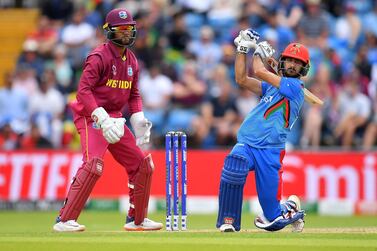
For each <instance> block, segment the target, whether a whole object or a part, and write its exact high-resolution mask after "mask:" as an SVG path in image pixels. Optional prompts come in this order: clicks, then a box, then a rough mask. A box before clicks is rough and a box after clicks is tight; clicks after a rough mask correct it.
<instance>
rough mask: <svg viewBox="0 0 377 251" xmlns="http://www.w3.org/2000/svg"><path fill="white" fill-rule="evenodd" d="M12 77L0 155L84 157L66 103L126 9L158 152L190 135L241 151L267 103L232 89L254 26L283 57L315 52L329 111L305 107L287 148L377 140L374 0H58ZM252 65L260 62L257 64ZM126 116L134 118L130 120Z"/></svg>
mask: <svg viewBox="0 0 377 251" xmlns="http://www.w3.org/2000/svg"><path fill="white" fill-rule="evenodd" d="M38 6H42V7H40V16H39V21H38V24H37V28H36V29H35V30H34V31H30V34H28V36H27V38H26V40H25V42H24V44H23V51H22V53H21V54H20V55H19V58H18V61H17V67H16V70H15V71H14V72H10V73H8V74H7V75H6V78H5V79H6V81H5V83H4V85H3V86H2V87H1V89H0V128H1V129H0V149H3V150H12V149H34V148H58V149H62V148H64V149H78V148H79V147H80V143H79V140H78V136H77V133H76V130H75V127H74V125H73V122H72V115H71V112H70V109H69V107H68V104H69V102H70V101H71V100H73V99H74V97H75V90H76V88H77V84H78V82H79V78H80V74H81V70H82V66H83V62H84V61H85V58H86V55H87V54H88V53H89V52H90V51H91V50H92V49H93V48H94V47H96V46H97V45H99V44H101V43H103V42H105V41H106V39H105V36H104V32H103V29H102V25H103V23H104V18H105V16H106V13H107V12H108V11H110V10H111V9H113V8H115V7H124V8H127V9H128V10H129V11H131V13H133V15H134V19H135V20H136V22H137V40H136V43H135V45H134V46H133V48H132V50H133V51H134V52H135V54H136V56H137V57H138V59H139V63H140V66H141V75H140V78H139V88H140V91H141V94H142V97H143V102H144V113H145V114H146V117H147V118H148V119H150V120H151V121H152V122H153V125H154V126H153V131H152V138H153V142H152V145H153V147H156V148H161V147H162V146H163V142H164V141H163V138H164V135H165V133H166V132H167V131H170V130H183V131H185V132H186V133H187V134H188V135H189V146H190V147H197V148H202V149H210V148H219V147H226V146H230V145H232V144H234V142H235V141H236V133H237V130H238V127H239V125H240V123H241V122H242V120H243V118H244V117H245V116H246V114H247V113H248V112H249V111H250V110H251V109H253V107H255V106H256V105H257V104H258V102H259V100H258V99H259V97H257V96H255V95H253V94H252V93H250V92H249V91H247V90H244V89H242V88H240V87H238V86H237V84H236V83H235V80H234V59H235V48H234V44H233V39H234V38H235V37H236V36H237V35H238V32H239V31H240V30H241V29H246V28H248V27H252V28H253V29H255V30H257V31H258V32H259V33H260V34H261V39H260V40H267V41H269V43H270V44H272V45H273V46H274V47H275V48H276V51H277V53H276V55H275V57H276V58H278V57H279V54H280V52H281V51H282V50H283V49H284V47H285V46H286V45H288V43H290V42H292V41H299V42H301V43H303V44H305V45H307V46H308V47H309V49H310V56H311V68H310V72H309V74H308V76H307V77H306V78H305V83H306V87H307V88H308V89H310V90H311V91H312V92H313V93H314V94H316V95H317V96H319V97H320V98H321V99H323V100H324V101H325V104H324V106H322V107H318V106H310V105H308V104H305V105H304V107H303V109H302V111H301V113H302V116H301V118H300V119H299V121H297V122H296V123H295V125H294V127H293V129H292V133H291V134H290V135H289V139H288V145H287V146H288V148H289V149H293V148H294V149H319V148H322V147H341V148H343V149H360V150H371V149H373V148H375V147H376V138H377V1H375V0H345V1H340V0H333V1H322V2H321V1H320V0H280V1H278V0H232V1H228V0H190V1H185V0H144V1H142V0H139V1H136V0H127V1H116V0H77V1H69V0H60V1H41V2H39V3H38ZM250 57H251V55H250ZM124 115H125V117H126V118H127V116H128V114H127V111H124Z"/></svg>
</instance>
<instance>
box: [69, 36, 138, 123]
mask: <svg viewBox="0 0 377 251" xmlns="http://www.w3.org/2000/svg"><path fill="white" fill-rule="evenodd" d="M138 78H139V65H138V62H137V59H136V57H135V55H134V54H133V52H132V51H130V50H129V49H126V50H125V52H124V54H123V55H120V53H119V51H118V50H117V48H116V46H115V45H113V44H112V43H111V42H107V43H105V44H102V45H100V46H98V47H97V48H96V49H94V50H93V51H92V52H91V53H90V54H89V56H88V57H87V59H86V62H85V66H84V70H83V73H82V75H81V78H80V82H79V86H78V92H77V97H76V100H75V101H74V102H72V103H71V108H72V109H73V111H74V112H75V113H76V114H78V115H81V116H86V117H90V116H91V113H92V112H93V110H94V109H95V108H97V107H100V106H102V107H103V108H104V109H105V110H106V111H107V112H108V113H109V114H110V115H111V116H114V117H120V116H121V115H122V114H121V112H122V110H123V108H124V106H125V105H128V109H129V112H130V113H131V114H132V113H135V112H139V111H141V110H142V101H141V97H140V93H139V90H138V86H137V84H138Z"/></svg>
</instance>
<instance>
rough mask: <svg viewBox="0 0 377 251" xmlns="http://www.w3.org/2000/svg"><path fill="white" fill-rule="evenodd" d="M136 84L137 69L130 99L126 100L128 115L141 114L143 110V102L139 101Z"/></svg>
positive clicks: (137, 77)
mask: <svg viewBox="0 0 377 251" xmlns="http://www.w3.org/2000/svg"><path fill="white" fill-rule="evenodd" d="M138 82H139V69H137V71H136V74H135V78H134V82H133V84H132V88H131V93H130V98H129V100H128V108H129V111H130V114H133V113H136V112H141V111H142V110H143V102H142V100H141V96H140V92H139V87H138Z"/></svg>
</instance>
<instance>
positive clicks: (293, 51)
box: [279, 43, 310, 76]
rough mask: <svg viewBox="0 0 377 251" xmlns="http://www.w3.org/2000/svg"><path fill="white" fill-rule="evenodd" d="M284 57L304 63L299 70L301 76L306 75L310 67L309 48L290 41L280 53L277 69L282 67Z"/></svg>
mask: <svg viewBox="0 0 377 251" xmlns="http://www.w3.org/2000/svg"><path fill="white" fill-rule="evenodd" d="M284 58H295V59H298V60H300V61H301V62H303V63H304V66H303V67H302V69H301V71H300V75H301V76H306V74H307V73H308V71H309V68H310V57H309V50H308V49H307V48H306V47H305V46H304V45H302V44H300V43H290V44H289V45H288V46H287V47H286V48H285V49H284V51H283V52H282V53H281V56H280V59H279V70H282V69H284V66H283V62H284Z"/></svg>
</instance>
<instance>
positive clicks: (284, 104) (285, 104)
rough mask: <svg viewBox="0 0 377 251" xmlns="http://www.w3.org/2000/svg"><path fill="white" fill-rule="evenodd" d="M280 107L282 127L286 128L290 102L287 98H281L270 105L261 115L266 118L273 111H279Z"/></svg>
mask: <svg viewBox="0 0 377 251" xmlns="http://www.w3.org/2000/svg"><path fill="white" fill-rule="evenodd" d="M280 109H282V110H283V117H284V128H288V127H289V117H290V104H289V100H288V99H287V98H282V99H280V100H279V101H278V102H276V103H275V104H273V105H272V106H270V107H269V108H268V109H267V110H266V112H265V113H264V115H263V117H264V118H265V119H268V118H269V117H270V116H271V115H272V114H273V113H275V112H277V111H279V110H280Z"/></svg>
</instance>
